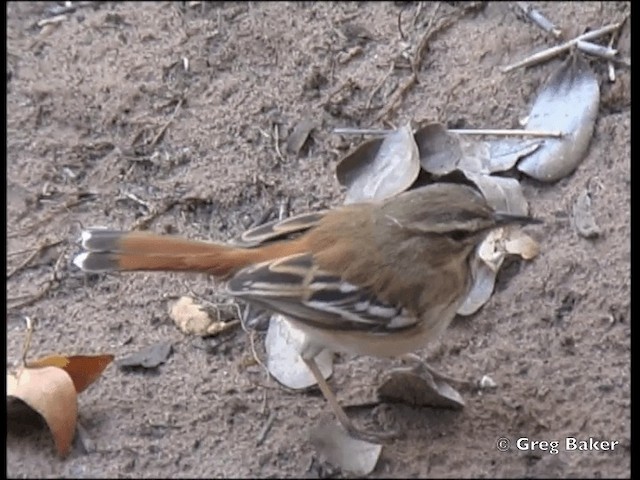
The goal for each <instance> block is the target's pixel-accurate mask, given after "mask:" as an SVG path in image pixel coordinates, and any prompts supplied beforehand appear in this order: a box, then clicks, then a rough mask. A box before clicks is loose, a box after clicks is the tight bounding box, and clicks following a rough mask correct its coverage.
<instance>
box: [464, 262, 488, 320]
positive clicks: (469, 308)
mask: <svg viewBox="0 0 640 480" xmlns="http://www.w3.org/2000/svg"><path fill="white" fill-rule="evenodd" d="M471 270H472V272H473V285H472V286H471V290H469V293H468V294H467V298H466V299H465V301H464V303H463V304H462V305H461V306H460V308H458V311H457V312H456V313H457V314H458V315H462V316H467V315H473V314H474V313H476V312H477V311H478V310H480V308H481V307H482V306H483V305H484V304H485V303H487V300H489V298H491V295H492V294H493V288H494V287H495V285H496V272H495V271H494V270H493V269H492V268H491V267H489V265H487V264H486V263H485V262H484V261H483V260H482V259H481V258H480V257H478V256H477V255H476V256H474V258H473V260H472V263H471Z"/></svg>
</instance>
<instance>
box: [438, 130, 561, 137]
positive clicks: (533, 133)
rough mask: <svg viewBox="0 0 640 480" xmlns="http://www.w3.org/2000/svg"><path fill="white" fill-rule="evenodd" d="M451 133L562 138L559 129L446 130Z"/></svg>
mask: <svg viewBox="0 0 640 480" xmlns="http://www.w3.org/2000/svg"><path fill="white" fill-rule="evenodd" d="M448 131H449V132H451V133H457V134H458V135H499V136H504V137H511V136H522V137H553V138H562V137H563V136H564V133H562V132H559V131H544V130H518V129H514V130H500V129H496V130H492V129H478V130H469V129H461V130H459V129H452V130H448Z"/></svg>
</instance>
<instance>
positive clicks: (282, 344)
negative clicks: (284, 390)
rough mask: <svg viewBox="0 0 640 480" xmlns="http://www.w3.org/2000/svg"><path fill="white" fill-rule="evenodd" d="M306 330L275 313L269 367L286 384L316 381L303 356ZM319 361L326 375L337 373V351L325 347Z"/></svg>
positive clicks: (268, 342)
mask: <svg viewBox="0 0 640 480" xmlns="http://www.w3.org/2000/svg"><path fill="white" fill-rule="evenodd" d="M304 341H305V334H304V332H302V331H301V330H299V329H297V328H295V327H294V326H293V325H292V324H291V323H289V322H288V321H287V320H286V318H285V317H283V316H282V315H273V316H272V317H271V321H270V322H269V330H268V331H267V336H266V338H265V348H266V351H267V369H268V370H269V373H271V375H273V377H274V378H275V379H276V380H277V381H278V382H280V383H282V384H283V385H284V386H286V387H289V388H292V389H295V390H300V389H304V388H308V387H310V386H312V385H315V384H316V381H315V378H314V377H313V374H312V373H311V372H310V371H309V369H308V368H307V366H306V365H305V363H304V362H303V361H302V359H301V358H300V354H299V353H298V352H300V349H301V347H302V345H303V343H304ZM316 363H317V364H318V367H319V368H320V371H321V372H322V375H323V376H324V378H325V379H326V378H329V377H330V376H331V374H332V373H333V354H332V353H331V352H330V351H328V350H323V351H322V353H320V355H318V356H317V357H316Z"/></svg>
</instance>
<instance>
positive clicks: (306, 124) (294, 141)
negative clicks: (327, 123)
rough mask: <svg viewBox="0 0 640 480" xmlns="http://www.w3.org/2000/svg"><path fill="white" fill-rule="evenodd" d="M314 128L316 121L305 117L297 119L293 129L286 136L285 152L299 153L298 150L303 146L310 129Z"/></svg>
mask: <svg viewBox="0 0 640 480" xmlns="http://www.w3.org/2000/svg"><path fill="white" fill-rule="evenodd" d="M314 128H316V123H315V122H314V121H312V120H309V119H307V118H304V119H302V120H301V121H299V122H298V123H297V124H296V126H295V127H294V128H293V131H292V132H291V134H290V135H289V138H287V153H289V154H290V155H296V156H297V155H299V154H300V150H302V147H303V146H304V144H305V142H306V141H307V138H309V134H311V131H312V130H313V129H314Z"/></svg>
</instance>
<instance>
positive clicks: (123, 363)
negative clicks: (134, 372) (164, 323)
mask: <svg viewBox="0 0 640 480" xmlns="http://www.w3.org/2000/svg"><path fill="white" fill-rule="evenodd" d="M172 351H173V346H172V345H171V343H167V342H160V343H156V344H154V345H150V346H148V347H146V348H143V349H142V350H140V351H139V352H136V353H134V354H131V355H129V356H128V357H126V358H123V359H122V360H118V361H117V364H118V366H119V367H120V368H137V367H142V368H156V367H157V366H159V365H162V364H163V363H164V362H166V361H167V359H168V358H169V355H171V352H172Z"/></svg>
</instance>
